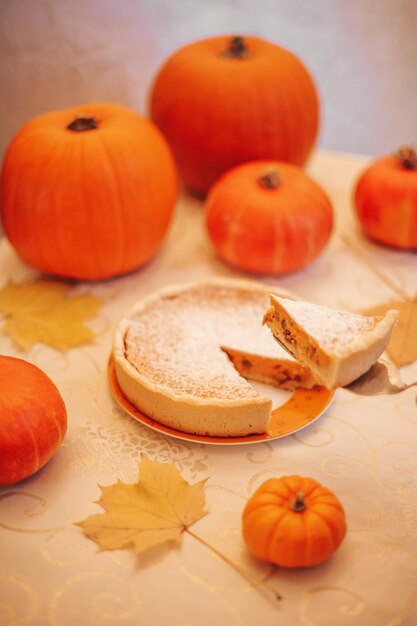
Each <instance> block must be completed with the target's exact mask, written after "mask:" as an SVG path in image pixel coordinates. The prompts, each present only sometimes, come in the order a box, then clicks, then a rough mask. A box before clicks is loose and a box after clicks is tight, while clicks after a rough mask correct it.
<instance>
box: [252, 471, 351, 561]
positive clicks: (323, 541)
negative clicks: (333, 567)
mask: <svg viewBox="0 0 417 626" xmlns="http://www.w3.org/2000/svg"><path fill="white" fill-rule="evenodd" d="M242 523H243V527H242V530H243V538H244V541H245V543H246V545H247V547H248V549H249V551H250V552H251V553H252V554H253V555H254V556H256V557H257V558H259V559H262V560H263V561H269V562H271V563H275V564H276V565H280V566H281V567H309V566H312V565H318V564H320V563H322V562H323V561H325V560H326V559H328V558H329V557H330V556H331V555H332V554H333V552H334V551H335V550H336V549H337V548H338V547H339V545H340V544H341V542H342V540H343V538H344V536H345V533H346V518H345V513H344V510H343V507H342V504H341V503H340V501H339V499H338V498H337V497H336V496H335V495H334V493H333V492H332V491H330V490H329V489H327V488H326V487H323V486H322V485H321V484H320V483H319V482H317V481H316V480H314V478H305V477H301V476H283V477H282V478H270V479H269V480H266V481H265V482H264V483H263V484H262V485H261V486H260V487H259V488H258V489H257V490H256V491H255V493H254V494H253V495H252V496H251V497H250V498H249V500H248V502H247V503H246V506H245V508H244V510H243V518H242Z"/></svg>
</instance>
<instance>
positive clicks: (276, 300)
mask: <svg viewBox="0 0 417 626" xmlns="http://www.w3.org/2000/svg"><path fill="white" fill-rule="evenodd" d="M270 302H271V306H270V307H269V308H268V310H267V312H266V313H265V316H264V323H265V324H266V325H267V326H268V327H269V328H270V330H271V331H272V334H273V336H274V338H275V339H276V341H277V342H278V343H279V344H280V345H281V346H282V347H283V348H285V350H287V352H288V353H289V354H291V355H292V356H293V357H294V358H295V359H296V360H297V361H299V362H300V363H301V364H302V365H303V366H304V367H307V368H308V369H309V370H310V371H311V372H312V374H313V376H314V377H315V379H316V380H317V381H318V382H319V383H320V384H321V385H323V386H324V387H327V388H328V389H334V388H336V387H343V386H345V385H348V384H349V383H351V382H352V381H353V380H356V379H357V378H359V376H361V375H362V374H364V373H365V372H367V371H368V369H369V368H370V367H371V366H372V365H373V364H374V363H375V362H376V361H377V359H378V357H379V356H380V355H381V354H382V352H383V351H384V350H385V348H386V346H387V345H388V342H389V339H390V336H391V332H392V330H393V327H394V325H395V322H396V320H397V317H398V311H395V310H390V311H387V312H386V313H385V315H383V316H365V315H359V314H356V313H348V312H345V311H336V310H333V309H330V308H327V307H324V306H319V305H316V304H312V303H310V302H302V301H300V300H290V299H288V298H285V297H280V296H279V295H271V297H270Z"/></svg>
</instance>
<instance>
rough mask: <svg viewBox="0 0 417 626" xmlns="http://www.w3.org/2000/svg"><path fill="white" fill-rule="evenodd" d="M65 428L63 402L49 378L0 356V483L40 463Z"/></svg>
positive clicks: (9, 481) (26, 364) (18, 478)
mask: <svg viewBox="0 0 417 626" xmlns="http://www.w3.org/2000/svg"><path fill="white" fill-rule="evenodd" d="M66 429H67V412H66V408H65V404H64V401H63V399H62V397H61V395H60V393H59V391H58V389H57V387H56V386H55V384H54V383H53V382H52V380H51V379H50V378H49V377H48V376H47V375H46V374H45V373H44V372H43V371H42V370H41V369H40V368H39V367H37V366H36V365H33V364H31V363H29V362H28V361H24V360H23V359H17V358H15V357H11V356H0V486H1V485H11V484H14V483H17V482H19V481H21V480H23V479H24V478H28V477H29V476H32V474H34V473H35V472H37V471H38V470H39V469H40V468H41V467H43V466H44V465H45V463H47V462H48V461H49V460H50V459H51V458H52V456H53V455H54V454H55V452H56V451H57V449H58V447H59V446H60V444H61V442H62V440H63V438H64V436H65V433H66Z"/></svg>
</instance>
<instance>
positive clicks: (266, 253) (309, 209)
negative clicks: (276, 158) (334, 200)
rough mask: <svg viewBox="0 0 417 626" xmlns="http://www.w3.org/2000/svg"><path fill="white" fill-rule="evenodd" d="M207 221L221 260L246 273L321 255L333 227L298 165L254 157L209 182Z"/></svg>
mask: <svg viewBox="0 0 417 626" xmlns="http://www.w3.org/2000/svg"><path fill="white" fill-rule="evenodd" d="M206 224H207V231H208V234H209V237H210V239H211V241H212V243H213V245H214V247H215V249H216V251H217V253H218V255H219V256H220V258H221V259H222V260H223V261H225V262H226V263H228V264H230V265H232V266H234V267H236V268H238V269H241V270H244V271H246V272H252V273H257V274H283V273H286V272H292V271H295V270H298V269H300V268H302V267H305V266H306V265H308V264H309V263H311V262H312V261H313V260H314V259H315V258H316V257H317V256H318V255H319V254H320V252H321V251H322V250H323V248H324V246H325V245H326V243H327V241H328V239H329V237H330V234H331V231H332V227H333V210H332V206H331V203H330V200H329V199H328V197H327V195H326V194H325V192H324V191H323V190H322V189H321V187H320V186H319V185H318V184H317V183H316V182H315V181H313V180H312V179H311V178H310V177H309V176H307V174H305V172H304V171H303V170H302V169H301V168H299V167H297V166H295V165H290V164H288V163H282V162H269V161H255V162H252V163H245V164H243V165H239V166H237V167H236V168H234V169H232V170H231V171H230V172H227V173H226V174H224V175H223V176H222V177H221V178H220V179H219V180H218V181H217V183H215V184H214V185H213V187H212V189H211V191H210V193H209V195H208V196H207V200H206Z"/></svg>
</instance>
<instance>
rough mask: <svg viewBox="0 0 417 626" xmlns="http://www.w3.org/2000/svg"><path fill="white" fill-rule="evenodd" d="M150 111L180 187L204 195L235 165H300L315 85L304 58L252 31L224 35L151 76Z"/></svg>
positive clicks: (307, 146) (180, 54) (313, 115)
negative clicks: (175, 166) (266, 161)
mask: <svg viewBox="0 0 417 626" xmlns="http://www.w3.org/2000/svg"><path fill="white" fill-rule="evenodd" d="M150 112H151V117H152V119H153V121H154V122H155V123H156V125H157V126H158V127H159V128H160V129H161V130H162V132H163V133H164V135H165V136H166V138H167V139H168V142H169V144H170V145H171V148H172V150H173V153H174V156H175V158H176V161H177V164H178V168H179V173H180V175H181V177H182V179H183V181H184V183H185V185H186V186H187V187H189V188H190V189H191V190H193V191H195V192H197V193H198V194H203V195H205V194H206V193H207V191H208V190H209V188H210V187H211V185H212V184H213V183H214V181H215V180H217V178H218V177H219V176H220V175H221V174H223V173H224V172H225V171H226V170H228V169H230V168H231V167H234V166H235V165H237V164H239V163H243V162H246V161H253V160H255V159H276V160H282V161H288V162H291V163H295V164H297V165H302V164H303V163H304V162H305V160H306V159H307V157H308V155H309V153H310V151H311V149H312V147H313V145H314V143H315V140H316V137H317V133H318V126H319V100H318V96H317V92H316V88H315V85H314V82H313V79H312V77H311V76H310V74H309V72H308V71H307V69H306V68H305V66H304V65H303V63H302V62H301V61H300V59H299V58H298V57H297V56H296V55H295V54H293V53H292V52H289V51H288V50H285V49H284V48H282V47H280V46H278V45H276V44H274V43H272V42H270V41H266V40H264V39H261V38H260V37H255V36H246V37H240V36H234V37H233V36H230V35H221V36H217V37H210V38H207V39H203V40H198V41H195V42H193V43H190V44H188V45H186V46H184V47H182V48H181V49H179V50H177V51H176V52H175V53H174V54H173V55H172V56H170V57H169V58H168V60H167V61H166V62H165V64H164V65H163V66H162V68H161V70H160V71H159V73H158V75H157V77H156V80H155V82H154V85H153V87H152V90H151V99H150Z"/></svg>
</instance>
